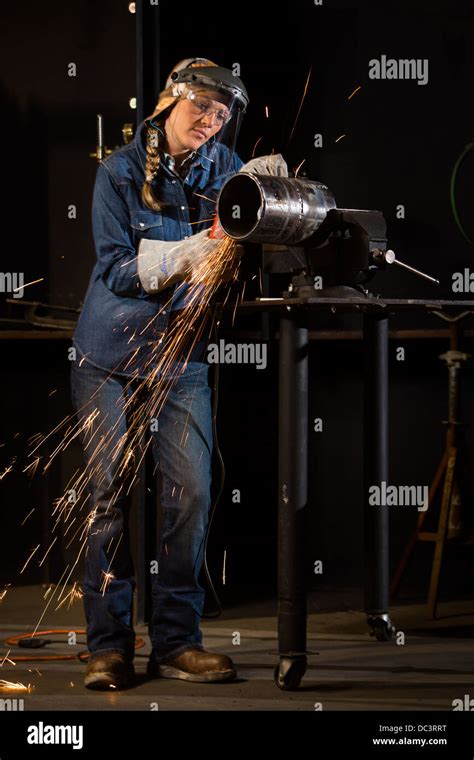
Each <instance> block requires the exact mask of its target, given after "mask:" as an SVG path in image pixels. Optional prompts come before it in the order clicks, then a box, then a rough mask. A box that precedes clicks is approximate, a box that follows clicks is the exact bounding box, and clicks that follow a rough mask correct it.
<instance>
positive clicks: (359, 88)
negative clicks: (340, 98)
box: [347, 85, 362, 100]
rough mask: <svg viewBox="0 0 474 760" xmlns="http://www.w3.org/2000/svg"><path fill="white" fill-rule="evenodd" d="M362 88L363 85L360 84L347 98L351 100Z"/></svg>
mask: <svg viewBox="0 0 474 760" xmlns="http://www.w3.org/2000/svg"><path fill="white" fill-rule="evenodd" d="M361 89H362V85H359V86H358V87H356V88H355V90H354V92H351V94H350V95H349V97H348V98H347V100H350V99H351V98H352V96H353V95H355V94H356V92H359V90H361Z"/></svg>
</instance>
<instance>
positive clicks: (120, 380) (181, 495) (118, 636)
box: [71, 361, 213, 662]
mask: <svg viewBox="0 0 474 760" xmlns="http://www.w3.org/2000/svg"><path fill="white" fill-rule="evenodd" d="M208 371H209V366H208V365H207V364H205V363H203V362H189V363H188V365H187V367H186V369H185V371H184V372H182V373H181V372H178V371H177V370H176V371H175V376H174V379H173V386H172V388H171V390H170V391H169V394H168V396H167V399H166V402H165V404H164V406H163V407H162V409H161V411H160V412H159V415H158V418H157V424H156V422H153V423H152V424H150V420H145V432H147V433H148V435H152V437H153V440H152V445H153V457H154V462H155V470H154V471H155V473H156V474H157V480H158V492H159V497H160V506H161V507H162V509H163V520H162V529H161V535H160V541H159V546H158V551H157V556H156V560H157V564H156V562H155V563H153V562H151V565H150V566H151V568H152V570H151V571H152V576H151V577H152V584H151V585H152V609H151V617H150V621H149V626H148V629H149V635H150V639H151V644H152V657H153V658H154V660H155V661H156V662H165V661H167V660H171V659H173V658H174V657H176V656H177V655H178V654H181V653H182V652H185V651H186V650H188V649H203V645H202V633H201V631H200V629H199V623H200V619H201V616H202V611H203V606H204V589H203V587H202V586H201V585H200V583H199V580H198V578H199V574H200V570H201V567H202V562H203V556H204V555H203V550H204V538H205V533H206V529H207V525H208V520H209V508H210V502H211V497H210V487H211V457H212V446H213V437H212V412H211V388H210V387H209V385H208ZM137 383H140V381H137V380H134V381H133V382H131V379H130V378H128V377H123V376H120V375H113V374H111V373H109V372H106V371H104V370H101V369H98V368H97V367H95V366H94V365H92V364H90V363H88V362H86V361H82V363H80V362H74V363H73V365H72V369H71V391H72V401H73V405H74V408H75V411H76V415H77V418H78V420H81V419H86V418H87V417H88V416H89V415H92V416H91V417H90V419H89V422H88V425H87V427H86V430H84V431H82V433H81V443H82V447H83V451H84V457H85V462H86V470H85V472H86V474H87V477H88V479H89V480H88V490H89V494H90V496H89V499H88V500H87V503H86V504H87V510H88V512H91V511H92V510H94V514H95V518H94V520H93V521H92V518H91V524H90V528H89V530H88V534H87V539H86V541H87V546H86V556H85V577H84V608H85V614H86V620H87V643H88V648H89V651H90V652H91V653H92V654H98V653H105V652H110V651H118V652H122V653H123V654H124V655H125V657H126V658H127V659H128V660H130V661H131V660H132V659H133V656H134V644H135V633H134V630H133V595H134V589H135V587H136V581H135V578H134V567H133V561H132V558H131V555H130V544H129V532H128V517H129V506H130V493H127V491H128V490H129V486H130V483H131V482H132V481H133V477H134V474H135V467H136V464H137V462H138V461H139V459H140V455H141V453H143V437H141V443H139V442H138V438H137V439H135V438H133V432H134V431H136V430H137V429H138V427H139V426H140V425H143V423H144V419H143V418H144V416H145V415H144V414H143V411H142V412H141V413H140V411H138V414H137V410H140V399H141V401H143V400H144V399H145V401H146V399H147V398H148V401H149V400H150V395H151V394H153V389H149V388H147V387H146V386H145V385H144V384H143V383H142V384H141V388H140V394H141V396H140V397H137V396H136V395H135V396H133V398H132V394H133V393H134V391H135V390H136V389H137ZM130 399H132V403H131V404H130ZM127 404H128V406H127ZM142 409H143V407H142ZM95 410H97V411H98V414H95V416H94V414H93V413H94V412H95ZM156 427H157V428H158V429H157V430H156V429H155V428H156ZM130 440H132V441H133V442H134V443H133V448H131V447H128V443H129V442H130ZM130 449H131V450H132V452H133V453H132V454H131V455H130ZM152 559H154V558H150V560H152ZM153 564H154V566H153ZM153 570H157V572H153ZM107 573H109V574H110V575H108V576H106V574H107Z"/></svg>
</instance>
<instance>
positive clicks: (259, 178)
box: [217, 172, 336, 245]
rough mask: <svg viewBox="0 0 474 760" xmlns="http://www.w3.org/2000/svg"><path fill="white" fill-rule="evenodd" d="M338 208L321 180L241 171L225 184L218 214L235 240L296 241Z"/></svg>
mask: <svg viewBox="0 0 474 760" xmlns="http://www.w3.org/2000/svg"><path fill="white" fill-rule="evenodd" d="M332 208H336V201H335V200H334V197H333V195H332V193H331V191H330V190H329V189H328V188H327V186H326V185H323V184H322V183H321V182H316V181H314V180H309V179H294V178H289V177H275V176H272V175H267V174H265V175H263V174H248V173H246V172H239V173H237V174H234V175H232V177H230V178H229V179H228V180H227V182H226V183H225V184H224V185H223V187H222V189H221V192H220V195H219V199H218V202H217V215H218V217H219V222H220V224H221V226H222V228H223V230H224V232H225V233H226V234H227V235H229V237H232V238H234V240H249V241H252V242H255V243H283V244H285V245H296V244H298V243H300V242H301V241H302V240H305V239H306V238H308V237H310V235H312V233H313V232H315V230H316V229H317V228H318V227H319V225H320V224H321V222H322V221H323V220H324V219H325V217H326V214H327V212H328V211H329V210H330V209H332Z"/></svg>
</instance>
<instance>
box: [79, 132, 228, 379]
mask: <svg viewBox="0 0 474 760" xmlns="http://www.w3.org/2000/svg"><path fill="white" fill-rule="evenodd" d="M146 129H147V127H146V125H145V122H142V123H141V124H140V125H139V126H138V128H137V131H136V134H135V138H134V139H133V141H132V142H130V143H129V144H128V145H124V146H123V147H122V148H119V149H118V150H116V151H115V152H114V153H112V154H111V155H110V156H108V157H107V158H106V159H104V161H102V162H101V163H100V164H99V167H98V169H97V175H96V180H95V186H94V194H93V201H92V230H93V236H94V243H95V249H96V254H97V261H96V264H95V266H94V269H93V271H92V274H91V278H90V282H89V286H88V289H87V293H86V296H85V299H84V304H83V307H82V311H81V314H80V316H79V320H78V323H77V326H76V329H75V332H74V335H73V345H74V346H75V348H76V350H77V352H78V353H79V355H80V356H81V357H83V359H84V360H85V361H88V362H90V363H91V364H93V365H95V366H96V367H99V368H100V369H103V370H108V371H111V372H112V371H113V372H116V373H117V374H120V375H126V376H134V377H141V378H144V377H146V376H147V375H148V374H149V373H150V372H151V371H152V370H153V369H154V368H155V367H156V365H157V362H158V361H159V356H160V352H159V350H157V349H156V344H157V341H159V340H160V338H161V336H162V335H163V334H164V333H165V332H166V329H167V326H168V320H169V310H170V305H169V301H170V298H172V301H171V309H178V308H182V307H183V306H184V305H185V303H186V291H187V290H188V289H189V287H190V286H189V285H188V283H178V284H176V285H173V286H172V287H170V288H166V289H165V290H163V291H161V292H160V293H156V294H149V293H147V292H146V291H145V289H144V288H143V286H142V285H141V282H140V280H139V277H138V271H137V261H138V255H137V251H138V244H139V241H140V239H141V238H147V239H149V240H183V239H184V238H187V237H190V236H191V235H193V234H195V233H197V232H200V231H201V230H203V229H207V228H209V227H211V225H212V219H213V218H214V215H215V211H216V205H215V200H216V199H217V195H218V192H219V190H220V188H221V187H222V185H223V184H224V182H225V180H226V179H227V178H228V177H229V176H231V175H232V174H235V173H236V172H237V171H238V170H239V169H240V168H241V166H242V165H243V162H242V161H241V159H240V158H239V156H238V155H237V154H235V153H234V155H233V156H232V159H231V162H230V167H229V158H230V153H229V149H228V148H227V147H226V146H225V145H219V146H217V151H216V150H215V149H214V153H213V157H212V158H213V160H212V161H211V160H209V158H207V156H208V154H209V152H210V147H209V146H208V144H207V143H205V144H204V145H203V146H202V147H201V148H199V149H198V150H197V151H196V155H195V156H194V158H193V159H192V161H190V164H189V171H188V173H187V175H186V176H185V177H184V178H182V177H181V176H180V175H179V174H178V173H176V172H174V171H173V170H171V169H170V168H168V166H166V165H165V162H164V161H161V162H160V166H159V169H158V172H157V175H156V177H155V179H154V181H153V189H154V191H155V194H156V195H157V197H159V199H160V201H164V202H165V203H167V204H170V205H169V206H167V207H166V208H163V210H162V213H160V212H156V211H153V210H151V209H150V208H148V207H147V206H146V205H145V204H144V203H143V201H142V199H141V190H142V187H143V183H144V180H145V163H146V149H145V144H146V142H145V141H146ZM224 172H225V173H224ZM201 196H206V198H207V199H206V198H202V197H201ZM213 201H214V202H213ZM200 220H203V221H202V222H201V223H199V221H200ZM204 220H206V221H204ZM191 222H198V223H195V224H191ZM167 303H168V307H167V308H166V309H165V308H164V307H165V304H167ZM153 347H155V350H153Z"/></svg>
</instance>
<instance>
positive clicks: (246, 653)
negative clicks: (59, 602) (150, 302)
mask: <svg viewBox="0 0 474 760" xmlns="http://www.w3.org/2000/svg"><path fill="white" fill-rule="evenodd" d="M44 593H45V589H44V588H42V587H41V586H29V587H18V588H14V589H10V590H9V591H8V593H7V594H6V596H5V598H4V599H3V601H2V602H1V603H0V641H1V645H0V653H1V656H0V662H1V661H2V660H3V658H4V657H5V655H6V654H7V652H8V650H9V649H10V650H11V651H10V654H9V658H10V659H11V660H13V661H14V662H16V665H12V664H11V663H10V662H9V661H8V660H6V661H5V662H4V663H3V665H2V667H1V668H0V677H1V678H2V679H3V680H6V681H12V682H13V681H14V682H21V683H23V684H25V685H26V684H31V686H33V687H34V688H33V690H32V691H30V692H28V693H20V692H12V693H5V692H3V693H2V694H1V697H2V698H7V697H17V698H20V697H21V698H22V699H23V700H24V710H25V711H32V710H52V711H60V710H138V711H139V710H152V709H155V710H156V709H159V710H192V711H199V710H212V711H215V710H225V711H228V710H251V711H259V710H260V711H262V710H263V711H279V710H291V711H314V710H315V709H323V710H350V711H372V710H396V711H399V710H402V711H403V710H410V711H412V710H415V711H417V710H424V711H426V710H445V711H452V709H453V705H452V702H453V700H454V699H463V698H464V695H465V694H469V695H470V696H471V698H474V647H473V642H472V636H473V632H474V600H463V601H454V602H444V603H442V604H441V605H440V607H439V612H438V615H439V619H437V620H431V619H429V618H428V616H427V611H426V607H425V606H424V605H423V604H403V605H401V606H396V607H393V608H392V610H391V615H392V620H393V622H394V624H395V625H396V628H397V631H399V632H400V631H401V632H403V634H404V636H405V642H404V643H403V644H397V643H396V641H391V642H384V643H383V642H377V641H375V640H374V639H373V638H372V637H371V636H370V635H369V631H368V627H367V624H366V618H365V615H364V614H363V613H361V612H359V611H355V610H353V609H348V608H347V604H346V603H345V602H344V601H343V600H342V599H341V594H339V598H336V602H335V601H334V599H335V597H334V594H332V595H331V601H332V606H333V607H334V606H335V605H336V606H338V604H337V603H338V601H339V602H341V603H340V604H339V607H342V608H343V611H341V610H340V609H339V610H331V611H323V610H319V609H317V607H316V600H315V595H314V594H311V595H310V597H309V599H308V610H309V615H308V650H309V651H311V652H312V653H313V654H310V655H309V656H308V669H307V671H306V674H305V675H304V677H303V679H302V681H301V684H300V686H299V688H298V689H297V690H296V691H282V690H280V689H279V688H278V687H277V686H276V684H275V682H274V668H275V665H276V664H277V663H278V654H277V638H276V630H277V620H276V600H274V599H270V600H259V601H257V602H253V603H247V604H245V605H237V606H235V607H233V608H231V609H229V608H228V609H226V610H225V612H224V614H223V615H222V617H220V618H218V619H217V620H203V623H202V631H203V634H204V645H205V647H206V648H207V649H209V650H213V651H217V652H223V653H226V654H228V655H230V656H231V657H232V658H233V660H234V662H235V665H236V667H237V671H238V679H237V680H236V681H234V682H231V683H224V684H193V683H188V682H183V681H177V680H169V679H158V680H157V679H155V680H150V679H148V678H147V676H146V674H145V670H146V662H147V654H148V652H149V649H150V646H149V642H148V640H147V632H146V627H145V626H143V625H142V626H137V627H136V631H137V634H138V636H141V637H142V638H143V640H144V646H142V647H141V648H139V649H138V650H137V653H136V660H135V665H136V671H137V683H136V686H135V687H134V688H132V689H130V690H128V691H123V692H116V693H102V692H94V691H89V690H87V689H85V688H84V687H83V685H82V676H83V672H84V664H83V663H81V662H80V661H79V660H78V659H77V653H78V652H80V651H83V650H84V649H85V637H84V635H79V636H78V637H77V645H76V646H72V645H70V644H68V643H67V633H58V634H55V635H50V634H48V635H47V636H46V637H45V638H51V639H53V642H54V643H51V644H49V645H47V646H46V647H44V648H41V649H36V650H26V649H23V648H22V649H20V648H18V647H8V646H5V644H4V641H5V639H7V638H8V637H9V636H13V635H14V634H20V633H24V632H31V631H32V630H34V628H35V626H36V624H37V623H38V621H39V618H40V616H41V614H42V612H43V610H44V607H45V604H46V602H45V601H44V600H43V595H44ZM349 596H350V595H349ZM347 598H349V597H347ZM352 598H353V597H352ZM323 601H324V600H323ZM317 603H318V606H319V607H320V606H321V596H320V595H318V599H317ZM53 608H54V605H50V607H49V608H48V610H47V613H46V615H45V616H44V618H43V620H42V622H41V625H40V627H39V629H38V630H40V631H43V630H46V629H48V630H49V629H54V630H59V629H64V630H67V631H72V630H74V629H83V628H84V617H83V613H82V604H81V602H80V601H79V602H76V603H75V604H74V605H73V606H72V607H71V609H69V610H67V609H66V608H65V605H64V606H63V607H62V608H60V609H59V610H57V611H54V609H53ZM315 609H317V611H314V610H315ZM235 632H239V634H240V644H239V645H235V644H233V643H232V639H233V636H234V637H235ZM400 638H401V637H399V640H400ZM71 653H72V654H74V655H75V658H74V659H71V660H58V661H45V662H41V661H33V660H32V661H31V662H25V661H21V660H20V659H19V657H20V656H31V657H35V656H41V655H48V654H49V655H54V654H57V655H61V654H63V655H64V654H66V655H68V654H71Z"/></svg>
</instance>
